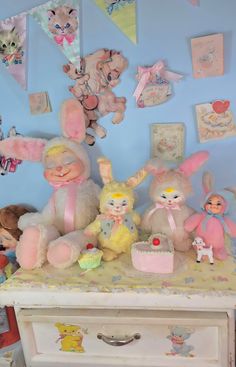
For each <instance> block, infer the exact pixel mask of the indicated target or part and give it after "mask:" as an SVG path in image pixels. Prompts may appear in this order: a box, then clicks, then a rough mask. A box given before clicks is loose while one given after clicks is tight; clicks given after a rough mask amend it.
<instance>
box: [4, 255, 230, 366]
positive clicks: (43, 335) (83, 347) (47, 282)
mask: <svg viewBox="0 0 236 367" xmlns="http://www.w3.org/2000/svg"><path fill="white" fill-rule="evenodd" d="M234 261H235V259H234V258H230V259H229V260H228V261H227V262H225V263H221V262H216V263H215V264H214V265H210V264H208V263H204V264H196V262H195V257H194V254H193V253H189V255H188V258H187V260H186V259H183V258H181V256H180V257H179V258H178V259H177V260H176V266H175V271H174V273H173V274H172V275H166V276H157V275H152V274H144V273H140V272H138V271H136V270H134V269H132V266H131V264H130V260H129V258H128V257H125V256H123V257H122V258H120V259H119V260H116V261H113V262H112V263H107V264H103V265H102V266H101V267H100V268H98V269H95V270H91V271H87V272H86V271H85V272H84V271H82V270H80V269H79V267H78V266H77V265H75V266H74V267H72V268H71V269H68V270H55V269H52V268H51V267H50V266H49V265H47V266H45V267H44V268H43V269H39V270H35V271H23V270H21V269H19V270H18V271H17V272H16V273H15V274H14V275H13V277H12V278H10V279H9V280H8V281H7V282H6V283H4V284H3V285H2V287H1V288H0V303H2V304H9V305H10V304H11V305H14V307H15V310H16V313H17V319H18V324H19V329H20V334H21V339H22V344H23V349H24V354H25V360H26V364H27V367H40V366H42V367H60V366H61V367H67V366H76V367H115V366H116V367H123V366H136V367H151V366H153V367H154V366H155V367H172V366H176V367H190V366H191V367H199V366H200V367H233V366H234V365H235V358H234V349H235V348H234V344H235V339H234V322H235V318H234V309H235V305H236V271H235V269H236V265H235V262H234Z"/></svg>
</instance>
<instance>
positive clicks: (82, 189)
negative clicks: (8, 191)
mask: <svg viewBox="0 0 236 367" xmlns="http://www.w3.org/2000/svg"><path fill="white" fill-rule="evenodd" d="M99 193H100V188H99V186H98V185H96V184H95V183H94V182H93V181H92V180H87V181H85V182H84V183H82V184H80V185H78V187H77V197H76V215H75V229H77V230H78V229H83V228H85V227H86V226H87V225H88V224H89V223H91V222H92V221H93V220H94V219H95V217H96V215H97V214H98V209H97V208H98V207H99V199H98V196H99ZM66 196H67V188H66V187H64V188H63V187H62V188H59V189H58V190H57V192H56V194H55V200H53V199H51V200H49V202H48V203H47V205H46V206H45V208H44V209H43V211H42V213H27V214H25V215H23V216H22V217H20V219H19V222H18V226H19V228H20V229H21V230H22V231H23V230H24V229H25V228H27V227H29V226H32V225H37V224H44V225H50V224H53V225H54V226H55V227H56V228H57V229H58V231H59V232H60V233H61V234H64V233H65V231H64V212H65V203H66ZM54 203H55V211H54Z"/></svg>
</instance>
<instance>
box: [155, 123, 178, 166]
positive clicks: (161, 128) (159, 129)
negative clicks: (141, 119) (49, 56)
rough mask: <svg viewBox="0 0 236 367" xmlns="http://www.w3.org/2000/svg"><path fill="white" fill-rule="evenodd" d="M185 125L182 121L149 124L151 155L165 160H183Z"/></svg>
mask: <svg viewBox="0 0 236 367" xmlns="http://www.w3.org/2000/svg"><path fill="white" fill-rule="evenodd" d="M184 150H185V126H184V124H183V123H155V124H152V125H151V157H152V158H161V159H163V160H165V161H171V162H178V161H181V160H183V158H184Z"/></svg>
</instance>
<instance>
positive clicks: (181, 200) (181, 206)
mask: <svg viewBox="0 0 236 367" xmlns="http://www.w3.org/2000/svg"><path fill="white" fill-rule="evenodd" d="M207 159H208V153H207V152H205V151H202V152H198V153H195V154H193V155H192V156H190V157H189V158H187V159H186V160H185V161H184V162H183V163H181V164H180V166H179V167H178V168H176V169H168V168H166V167H164V166H163V163H161V162H160V161H159V160H156V161H155V160H154V161H152V162H151V163H149V164H148V165H147V167H146V169H147V170H148V171H149V172H150V173H151V174H152V175H154V179H153V181H152V183H151V185H150V190H149V195H150V198H151V200H152V201H153V205H152V206H151V207H150V208H148V209H147V210H146V212H145V213H144V215H143V218H142V223H141V227H142V229H143V230H144V231H146V232H148V233H152V234H154V233H157V232H162V233H165V234H166V235H167V236H168V237H169V238H170V239H171V240H172V241H173V245H174V248H175V249H176V250H179V251H187V250H189V249H190V247H191V245H192V240H191V238H190V237H189V234H188V232H187V231H186V230H185V229H184V222H185V220H186V219H187V218H188V217H189V216H190V215H191V214H193V212H194V211H193V209H192V208H190V207H189V206H187V205H186V199H187V197H188V196H189V195H190V193H191V190H192V187H191V182H190V179H189V177H190V176H191V175H192V174H193V173H194V172H196V171H197V170H198V169H199V168H200V167H201V166H202V164H203V163H204V162H205V161H206V160H207Z"/></svg>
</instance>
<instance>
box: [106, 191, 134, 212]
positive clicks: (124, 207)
mask: <svg viewBox="0 0 236 367" xmlns="http://www.w3.org/2000/svg"><path fill="white" fill-rule="evenodd" d="M129 208H130V202H129V198H128V196H126V195H124V194H122V193H119V192H116V193H113V194H112V195H111V196H110V198H108V199H107V201H106V203H105V207H104V210H105V212H106V213H107V214H112V215H125V214H126V213H127V212H128V211H129Z"/></svg>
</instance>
